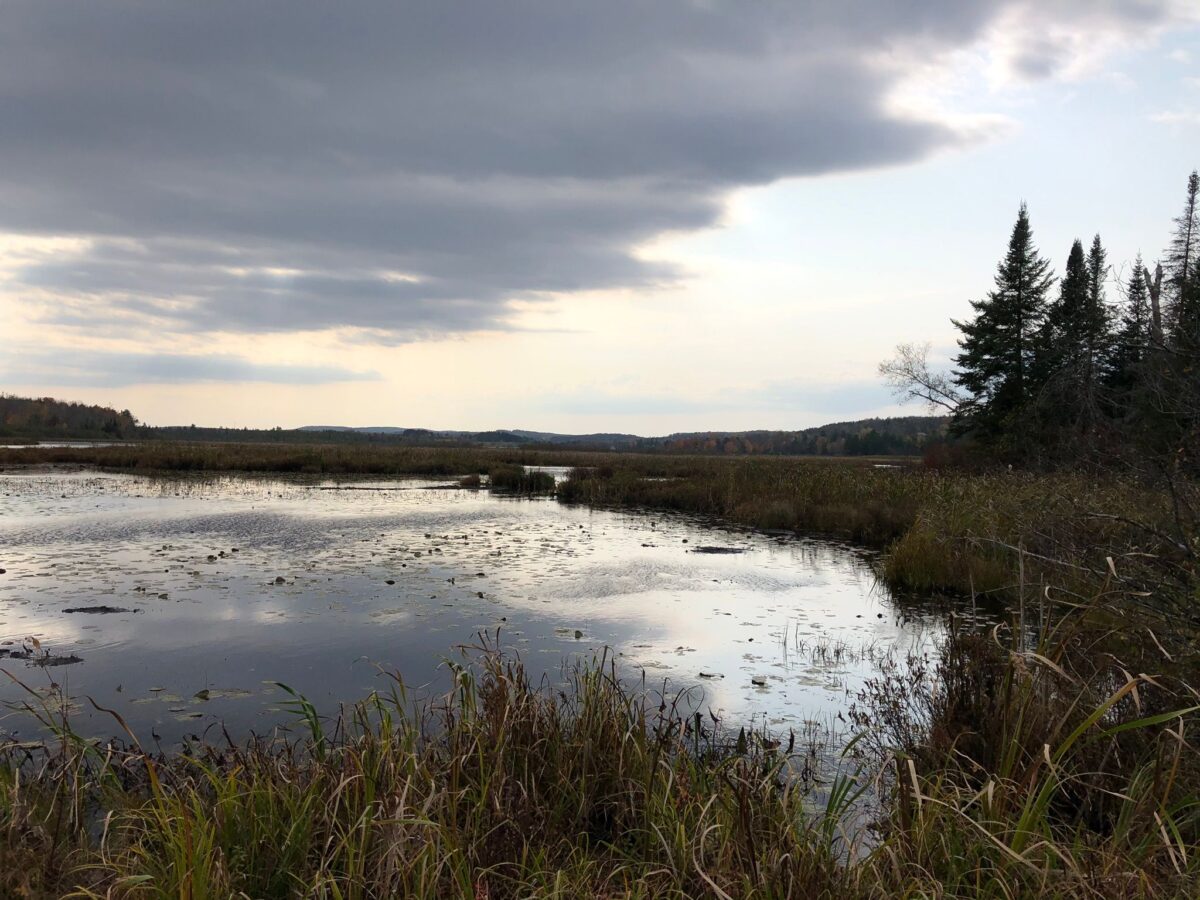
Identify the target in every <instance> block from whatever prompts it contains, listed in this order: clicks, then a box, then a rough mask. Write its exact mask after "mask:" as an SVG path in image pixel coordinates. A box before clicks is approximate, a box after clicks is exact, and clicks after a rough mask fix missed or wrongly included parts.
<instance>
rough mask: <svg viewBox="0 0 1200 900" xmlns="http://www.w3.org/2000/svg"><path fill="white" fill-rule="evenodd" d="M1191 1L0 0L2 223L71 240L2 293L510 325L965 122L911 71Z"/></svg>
mask: <svg viewBox="0 0 1200 900" xmlns="http://www.w3.org/2000/svg"><path fill="white" fill-rule="evenodd" d="M1178 14H1179V13H1178V11H1177V9H1176V6H1175V4H1174V3H1173V2H1172V0H1103V2H1099V3H1093V2H1091V0H1059V2H1049V3H1044V2H1039V3H1037V4H1034V3H1032V2H1018V0H987V2H978V3H962V2H961V0H903V2H895V0H875V2H871V0H848V2H845V3H837V4H834V3H830V4H809V3H754V4H744V3H733V2H727V0H703V2H701V0H656V2H653V3H635V2H631V0H611V2H608V0H591V2H585V0H574V2H563V0H515V2H512V3H487V2H466V0H446V2H396V3H389V4H376V3H349V4H337V5H333V4H327V3H319V2H315V0H314V2H281V0H260V2H255V3H245V2H242V0H213V2H207V3H189V2H184V0H160V2H156V3H153V4H145V3H142V2H136V0H112V2H107V3H103V4H100V3H95V2H93V0H62V2H55V3H47V2H45V0H8V2H6V3H5V5H4V12H3V16H4V25H5V27H4V28H3V29H2V30H0V83H2V84H3V85H4V90H3V91H0V121H2V122H3V123H4V127H3V128H2V129H0V158H2V159H3V160H4V165H3V166H2V167H0V231H6V232H8V233H11V234H18V235H59V236H69V237H72V238H77V239H80V240H79V241H78V243H77V244H76V245H74V246H73V247H71V248H64V249H63V250H62V252H60V253H57V254H55V255H54V256H53V257H52V258H50V259H44V258H39V259H34V260H27V261H26V263H25V264H24V265H21V266H19V267H17V269H16V270H15V271H14V272H10V273H9V275H8V282H9V286H8V290H9V293H10V295H11V296H16V297H19V298H21V300H22V302H25V303H29V304H31V305H33V304H41V305H40V306H38V309H40V310H41V311H42V315H43V316H44V317H45V318H46V319H47V320H48V321H51V322H58V323H60V324H74V325H80V324H87V323H89V322H96V321H99V322H103V321H117V322H121V321H127V320H136V321H139V322H143V323H146V324H149V325H152V326H153V327H154V328H156V329H158V330H160V331H162V332H169V331H172V330H174V331H184V332H202V331H241V332H262V331H289V330H310V329H325V328H358V329H366V330H368V331H372V332H376V333H378V334H379V335H381V336H384V337H386V338H387V339H390V340H411V339H415V338H420V337H423V336H429V335H439V334H445V333H449V332H461V331H471V330H478V329H494V328H506V327H510V323H509V319H510V316H511V306H510V304H511V303H512V302H513V301H514V300H529V299H537V298H539V297H543V296H545V295H547V294H553V293H561V292H571V291H577V290H595V289H599V288H606V287H616V286H621V287H638V286H647V285H656V284H660V283H663V282H669V281H672V280H674V279H677V278H678V277H680V275H681V273H679V272H677V271H675V270H674V269H672V268H671V267H670V266H668V265H666V264H663V263H661V262H651V261H647V260H644V259H642V258H640V257H639V256H638V255H637V253H636V252H635V251H636V248H637V247H638V246H640V245H643V244H645V243H646V242H648V241H649V240H651V239H652V238H654V237H655V236H658V235H661V234H663V233H665V232H671V231H687V230H692V229H698V228H703V227H706V226H710V225H713V224H714V223H717V222H719V221H720V218H721V215H722V209H723V205H722V204H723V199H724V197H725V196H726V195H727V194H728V193H729V192H730V191H732V190H734V189H736V188H739V187H743V186H747V185H758V184H765V183H769V182H771V181H773V180H776V179H779V178H784V177H794V176H814V175H820V174H823V173H829V172H836V171H853V170H861V169H868V168H872V167H878V166H887V165H897V164H904V163H910V162H913V161H915V160H919V159H922V158H924V157H925V156H927V155H928V154H930V153H932V152H934V151H937V150H940V149H944V148H947V147H955V146H963V145H965V144H967V143H969V142H970V141H972V140H975V139H977V138H978V134H977V133H976V132H974V131H972V130H966V131H964V130H961V129H960V128H959V127H958V126H956V125H954V124H952V123H951V122H950V120H944V119H939V118H938V117H937V116H935V115H932V114H922V115H918V114H916V113H915V112H912V111H910V112H909V113H908V114H903V113H901V112H900V111H899V110H898V109H897V108H896V106H895V104H893V103H891V102H890V100H891V98H893V97H894V96H895V94H896V92H897V91H898V89H899V88H900V87H901V86H902V85H903V83H904V81H905V78H906V77H908V75H909V74H910V72H909V70H908V69H907V68H906V66H905V65H904V64H902V63H901V62H900V61H901V60H903V59H908V60H910V62H911V60H912V59H914V58H915V57H914V55H919V56H920V57H921V59H922V61H923V64H926V63H928V60H930V59H936V58H937V56H938V54H939V53H942V52H949V51H952V50H954V49H956V48H960V47H964V46H968V45H971V44H972V43H974V42H977V41H980V40H985V39H989V40H994V41H998V42H999V43H1000V44H1002V45H1003V48H1004V52H1005V54H1007V55H1006V57H1005V58H1006V59H1007V60H1008V64H1009V65H1010V67H1011V68H1012V70H1013V71H1015V72H1018V73H1019V74H1020V76H1021V77H1023V78H1040V77H1049V76H1052V75H1054V74H1056V73H1058V72H1061V71H1064V70H1070V69H1071V67H1072V66H1073V65H1074V63H1073V60H1075V59H1077V58H1078V57H1080V56H1081V55H1086V54H1085V52H1084V51H1085V50H1086V48H1087V47H1089V46H1091V45H1089V44H1088V43H1087V39H1088V37H1089V35H1091V34H1092V33H1093V31H1094V30H1099V31H1101V32H1102V33H1103V34H1105V35H1107V34H1109V33H1111V32H1112V31H1113V30H1114V29H1124V30H1125V31H1126V33H1127V34H1129V35H1136V34H1140V33H1146V32H1148V31H1152V30H1153V29H1156V28H1162V27H1165V24H1166V23H1169V22H1170V21H1172V20H1173V17H1175V16H1177V15H1178ZM989 35H990V36H991V37H989ZM997 35H999V37H997ZM903 48H910V49H911V50H912V52H911V53H909V54H907V55H906V54H904V53H902V52H898V49H903Z"/></svg>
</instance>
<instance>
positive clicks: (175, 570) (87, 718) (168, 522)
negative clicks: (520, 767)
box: [0, 470, 943, 748]
mask: <svg viewBox="0 0 1200 900" xmlns="http://www.w3.org/2000/svg"><path fill="white" fill-rule="evenodd" d="M875 563H876V559H875V556H874V555H873V554H872V553H871V552H870V551H867V550H864V549H861V548H857V547H855V546H852V545H849V544H845V543H839V542H835V541H826V540H816V539H806V538H797V537H794V536H785V535H769V534H762V533H754V532H749V531H739V530H734V529H729V528H722V527H719V526H717V525H715V524H713V523H710V522H704V521H700V520H697V519H694V518H687V517H682V516H671V515H664V514H659V513H646V512H613V511H600V510H591V509H587V508H583V507H577V506H568V505H564V504H561V503H559V502H557V501H555V500H553V499H548V498H541V499H517V498H507V497H501V496H493V495H491V494H490V493H488V492H487V491H471V490H461V489H457V488H456V487H454V486H452V485H447V484H438V483H433V482H428V481H415V480H414V481H408V480H406V481H380V480H367V479H358V480H353V481H337V482H335V481H318V480H313V479H307V480H305V479H289V478H274V477H272V478H267V477H241V476H237V477H219V478H198V477H189V478H171V479H163V478H150V477H144V476H135V475H118V474H101V473H96V472H87V471H84V472H78V471H76V472H66V471H54V470H49V471H45V470H44V471H40V472H37V471H26V472H22V471H9V472H5V473H0V569H3V573H2V574H0V669H4V670H6V671H7V672H9V673H10V674H11V675H13V676H15V678H17V679H19V680H20V681H21V682H22V683H23V684H24V685H25V687H22V686H21V685H19V684H17V683H16V682H15V681H13V680H10V679H9V678H4V677H3V676H2V675H0V702H3V703H4V704H5V707H6V708H5V710H4V711H0V737H4V736H7V737H17V738H27V737H34V736H36V735H37V728H36V723H35V722H34V721H33V720H32V718H31V717H30V716H29V714H28V713H26V712H21V711H15V710H13V709H12V707H13V706H14V705H19V704H20V703H21V701H22V700H24V699H26V698H27V694H26V688H28V689H30V690H33V691H36V692H39V693H42V694H51V693H52V694H53V695H54V696H63V697H67V698H70V714H71V719H72V724H73V727H74V728H75V729H76V730H77V731H79V732H81V733H83V734H86V735H90V736H107V735H112V734H115V733H117V731H118V729H117V727H116V725H115V722H114V719H113V718H112V717H111V716H110V715H109V714H107V713H101V712H98V711H97V710H95V709H94V707H93V706H92V704H91V703H90V702H88V698H90V699H91V700H94V701H95V703H96V704H98V705H100V706H103V707H107V708H110V709H114V710H116V711H117V712H119V713H120V715H121V716H122V717H123V718H124V719H125V720H126V721H127V722H128V723H129V726H130V727H131V728H132V729H133V731H134V732H135V733H136V734H137V735H138V737H139V738H140V739H141V740H143V741H146V742H152V741H154V740H157V741H159V742H161V745H162V746H163V747H164V748H165V747H168V746H170V745H172V744H174V743H176V742H178V741H180V740H183V739H185V738H186V737H187V736H189V735H201V736H204V735H206V734H207V735H208V736H209V737H213V738H216V737H219V736H220V731H219V727H224V728H225V729H226V730H227V731H228V732H229V733H230V735H232V736H234V737H235V738H237V737H239V736H244V735H247V734H249V733H251V732H255V733H260V734H261V733H264V732H267V731H269V730H270V729H271V728H272V727H274V726H278V725H286V724H291V723H293V722H294V721H295V715H294V713H293V712H292V711H290V710H288V709H287V708H286V707H284V706H283V705H282V704H283V701H285V700H286V699H287V695H286V694H284V693H283V691H282V690H281V689H280V688H278V687H277V686H275V684H274V683H275V682H283V683H285V684H288V685H290V686H291V687H292V688H294V689H295V690H296V691H298V692H300V693H302V694H304V695H305V696H306V697H307V698H308V699H309V700H311V701H312V702H313V703H314V704H316V706H317V707H318V709H319V710H320V711H321V712H322V713H324V714H334V713H336V712H337V710H338V708H339V705H340V704H343V703H348V702H352V701H355V700H358V699H362V698H363V697H365V696H366V695H367V694H368V693H369V692H371V691H372V690H375V689H386V688H387V686H388V684H389V679H388V678H387V676H386V675H385V674H384V673H385V672H394V673H397V674H398V675H399V676H400V677H401V678H402V679H403V681H404V683H405V684H406V685H407V686H408V687H409V688H410V690H411V691H412V692H413V693H414V694H415V695H416V696H431V695H434V694H438V693H442V692H443V691H445V690H446V689H447V687H448V685H449V677H448V675H447V672H446V671H445V666H444V662H445V660H447V659H461V650H460V648H461V647H462V646H463V645H472V644H475V643H478V640H479V637H478V636H479V634H480V633H481V632H486V633H490V634H491V635H492V637H493V639H496V640H498V641H499V644H500V646H501V647H502V648H506V649H509V650H512V651H516V652H518V653H520V655H521V656H522V658H523V659H524V660H525V661H526V663H527V665H529V666H530V667H531V668H532V669H533V670H534V671H535V673H539V674H541V673H545V674H546V675H547V676H548V677H549V678H550V679H551V681H552V682H555V681H558V680H561V678H562V671H563V666H564V665H566V664H570V662H571V661H573V660H580V659H589V658H591V657H592V656H594V655H597V654H599V653H601V652H604V651H605V649H606V648H608V652H610V653H611V654H613V655H615V657H616V659H617V661H618V665H619V667H620V669H621V671H622V672H624V673H625V674H626V675H627V676H631V677H640V675H641V673H642V672H644V673H645V677H646V679H647V682H648V683H650V684H652V685H658V686H661V685H662V684H663V683H664V680H665V681H666V683H667V684H668V687H669V688H670V689H672V690H674V689H681V688H688V687H695V688H696V689H697V696H700V695H699V693H698V692H699V691H703V695H702V696H703V703H704V704H705V705H706V706H708V707H710V708H711V709H713V710H714V711H715V712H716V713H717V714H718V715H720V716H722V717H723V718H724V719H725V720H726V721H727V722H732V723H742V724H747V725H755V726H758V725H767V726H768V727H770V728H773V729H787V728H806V727H807V728H810V729H811V728H813V727H829V728H833V727H834V725H833V723H834V722H835V721H837V720H838V717H839V715H840V714H841V713H842V712H843V711H844V710H845V708H846V706H847V705H848V702H849V700H848V698H850V697H851V696H852V695H853V694H854V693H855V692H856V691H857V690H858V689H859V688H860V687H861V685H862V684H863V681H864V680H865V679H866V678H869V677H871V675H872V674H873V673H874V672H875V671H876V662H877V660H878V659H879V658H880V657H881V656H882V655H884V654H887V653H889V652H890V653H907V652H909V651H910V650H914V649H915V650H920V649H923V648H928V647H929V646H930V645H931V642H932V641H933V640H935V639H936V637H937V636H938V634H939V633H940V629H941V628H942V627H943V626H942V624H941V617H940V615H939V614H938V613H937V612H935V611H931V610H928V611H927V610H923V609H922V608H921V607H920V606H919V605H917V604H914V603H912V602H911V601H907V600H903V598H895V597H893V596H892V594H891V593H890V592H889V591H888V590H887V589H886V588H884V587H883V586H881V585H880V584H879V583H878V582H877V580H876V577H875ZM497 633H498V638H497V637H496V635H497ZM814 723H815V724H814ZM214 729H217V730H214Z"/></svg>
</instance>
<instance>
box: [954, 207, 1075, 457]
mask: <svg viewBox="0 0 1200 900" xmlns="http://www.w3.org/2000/svg"><path fill="white" fill-rule="evenodd" d="M1049 269H1050V263H1049V262H1048V261H1047V260H1045V259H1043V258H1042V257H1041V256H1040V254H1039V253H1038V251H1037V248H1036V247H1035V246H1034V243H1033V231H1032V229H1031V228H1030V225H1029V212H1028V209H1027V208H1026V206H1025V204H1024V203H1022V204H1021V208H1020V211H1019V212H1018V214H1017V221H1016V224H1015V225H1013V230H1012V235H1011V237H1010V238H1009V243H1008V252H1007V253H1006V254H1005V256H1004V259H1002V260H1001V261H1000V264H999V266H998V267H997V271H996V282H995V284H996V286H995V289H994V290H992V291H991V292H989V293H988V295H987V297H985V298H984V299H982V300H978V301H976V300H972V301H971V307H972V309H973V310H974V311H975V315H974V317H973V318H972V319H971V320H970V321H966V322H959V321H955V322H954V324H955V326H956V327H957V328H958V329H959V330H960V331H961V332H962V335H963V336H962V338H961V339H960V341H959V348H960V350H961V352H960V353H959V354H958V356H957V357H955V363H956V365H957V372H956V373H955V382H956V383H957V384H958V385H960V386H961V387H962V388H964V389H965V390H966V392H967V393H968V395H969V396H968V399H967V401H966V402H965V403H964V404H963V405H962V406H961V407H960V409H959V411H958V412H957V413H956V416H955V418H956V423H955V424H956V427H957V428H958V430H960V431H967V432H972V433H975V434H977V435H978V436H980V437H981V438H983V439H984V440H993V441H994V440H997V439H1000V438H1002V437H1008V438H1010V439H1011V442H1012V443H1013V445H1014V446H1019V445H1020V442H1021V441H1022V439H1023V432H1024V431H1025V430H1026V429H1025V428H1024V427H1023V423H1022V416H1023V415H1024V414H1025V413H1026V412H1027V411H1028V409H1029V405H1030V400H1031V398H1032V396H1033V394H1034V392H1035V390H1036V388H1037V383H1036V381H1037V377H1036V376H1037V366H1036V359H1035V354H1036V351H1037V347H1038V336H1039V334H1041V333H1043V332H1042V328H1043V323H1044V320H1045V315H1046V292H1047V291H1048V290H1049V289H1050V285H1051V284H1052V283H1053V280H1054V277H1053V275H1052V274H1051V273H1050V271H1049Z"/></svg>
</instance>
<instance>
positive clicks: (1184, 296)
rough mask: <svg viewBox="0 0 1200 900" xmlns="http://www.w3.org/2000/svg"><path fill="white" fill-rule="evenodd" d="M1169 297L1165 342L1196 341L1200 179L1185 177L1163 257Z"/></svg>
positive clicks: (1199, 295) (1199, 323) (1199, 311)
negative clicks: (1184, 191)
mask: <svg viewBox="0 0 1200 900" xmlns="http://www.w3.org/2000/svg"><path fill="white" fill-rule="evenodd" d="M1165 262H1166V265H1165V268H1166V276H1167V287H1168V290H1169V294H1168V297H1167V303H1166V309H1165V310H1164V313H1165V318H1166V323H1165V324H1166V331H1167V336H1168V339H1169V340H1171V341H1173V342H1179V341H1180V340H1181V339H1184V338H1187V339H1188V340H1189V341H1190V342H1193V343H1194V342H1197V341H1198V340H1200V175H1197V173H1196V172H1195V171H1194V170H1193V172H1192V174H1191V175H1190V176H1189V177H1188V184H1187V197H1186V199H1185V200H1184V205H1183V212H1182V213H1181V214H1180V215H1179V217H1178V218H1176V219H1175V237H1174V238H1172V240H1171V246H1170V247H1168V248H1167V253H1166V261H1165Z"/></svg>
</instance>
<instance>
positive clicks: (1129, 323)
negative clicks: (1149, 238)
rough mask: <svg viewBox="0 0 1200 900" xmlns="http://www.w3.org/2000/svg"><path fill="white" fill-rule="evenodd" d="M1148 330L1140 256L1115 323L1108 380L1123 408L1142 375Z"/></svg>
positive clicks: (1147, 304) (1147, 299)
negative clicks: (1115, 329)
mask: <svg viewBox="0 0 1200 900" xmlns="http://www.w3.org/2000/svg"><path fill="white" fill-rule="evenodd" d="M1151 327H1152V326H1151V321H1150V291H1149V288H1148V286H1147V284H1146V267H1145V266H1144V265H1143V264H1142V255H1141V254H1140V253H1139V254H1138V256H1137V260H1136V261H1135V262H1134V265H1133V272H1132V274H1130V276H1129V283H1128V285H1127V286H1126V288H1125V303H1124V304H1123V306H1122V308H1121V315H1120V320H1119V321H1118V323H1117V333H1116V336H1115V338H1114V341H1113V353H1112V363H1111V367H1110V370H1109V377H1108V383H1109V386H1110V387H1111V388H1112V390H1113V392H1114V393H1115V394H1116V395H1117V399H1118V402H1119V403H1120V404H1121V405H1122V406H1123V407H1126V408H1128V406H1129V395H1130V393H1131V392H1132V391H1133V389H1134V387H1135V385H1136V384H1137V383H1138V380H1139V379H1140V378H1141V377H1142V374H1143V373H1142V366H1143V364H1144V363H1145V361H1146V355H1147V353H1148V351H1149V345H1150V339H1151Z"/></svg>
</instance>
